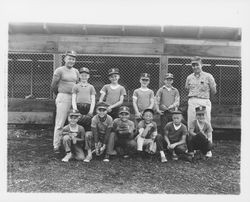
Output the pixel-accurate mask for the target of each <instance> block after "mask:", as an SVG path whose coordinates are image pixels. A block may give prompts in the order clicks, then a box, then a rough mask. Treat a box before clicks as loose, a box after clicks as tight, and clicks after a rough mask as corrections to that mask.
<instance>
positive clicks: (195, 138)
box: [188, 106, 213, 158]
mask: <svg viewBox="0 0 250 202" xmlns="http://www.w3.org/2000/svg"><path fill="white" fill-rule="evenodd" d="M195 111H196V120H194V121H193V122H191V125H190V128H189V136H188V151H189V153H190V154H191V155H192V156H194V150H200V151H201V152H202V154H203V155H206V157H208V158H210V157H212V152H211V148H212V131H213V129H212V127H211V125H210V123H208V122H207V121H206V120H205V113H206V107H205V106H200V107H196V108H195Z"/></svg>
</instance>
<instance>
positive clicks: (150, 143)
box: [136, 135, 156, 153]
mask: <svg viewBox="0 0 250 202" xmlns="http://www.w3.org/2000/svg"><path fill="white" fill-rule="evenodd" d="M136 141H137V150H138V151H142V150H143V146H147V148H148V150H149V151H150V152H153V153H155V152H156V143H155V141H154V140H152V139H145V138H143V137H141V136H139V135H138V136H137V140H136Z"/></svg>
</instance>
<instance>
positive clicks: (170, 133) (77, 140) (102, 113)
mask: <svg viewBox="0 0 250 202" xmlns="http://www.w3.org/2000/svg"><path fill="white" fill-rule="evenodd" d="M107 109H108V105H107V104H105V103H104V102H100V103H98V104H97V106H96V112H97V114H96V115H95V116H94V117H93V118H92V121H91V131H87V132H85V130H84V128H83V127H82V126H81V125H78V124H77V122H79V121H80V118H81V116H82V115H81V114H80V113H79V112H75V111H70V113H69V116H68V121H69V124H68V125H66V126H65V127H64V128H63V133H62V135H63V138H62V141H63V146H64V149H65V152H66V156H65V157H64V158H63V159H62V161H64V162H68V161H69V160H70V159H72V158H75V159H77V160H83V161H84V162H90V161H91V159H92V154H93V153H95V154H96V156H100V155H103V156H104V159H103V161H105V162H108V161H109V157H110V155H119V156H121V155H122V156H123V157H124V158H127V157H129V156H131V155H134V154H135V155H136V156H139V157H142V156H143V155H145V153H150V154H155V153H156V152H159V153H160V157H161V162H163V163H164V162H167V158H166V156H165V151H168V152H169V153H170V155H171V156H172V159H173V160H177V159H178V158H182V159H186V160H192V158H193V156H194V151H195V150H200V151H201V152H202V154H203V155H205V156H206V157H211V156H212V152H211V145H212V128H211V126H210V124H208V123H207V122H206V121H205V119H204V114H205V111H206V108H205V107H204V106H201V107H197V108H196V120H194V121H193V123H192V125H191V127H190V129H189V131H187V127H186V126H185V125H184V124H183V123H182V113H181V111H178V110H176V111H173V112H172V120H173V121H172V122H169V123H167V124H166V126H165V127H164V134H162V135H161V134H158V133H157V124H156V122H154V120H153V116H154V111H153V110H152V109H146V110H144V111H143V114H142V118H143V119H142V120H141V121H140V122H139V123H138V126H137V127H135V124H134V122H133V121H131V120H130V111H129V108H128V107H126V106H121V107H120V108H119V118H117V119H115V120H113V119H112V117H111V116H109V115H108V114H107ZM84 150H87V156H85V153H84Z"/></svg>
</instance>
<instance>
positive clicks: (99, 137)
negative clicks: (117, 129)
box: [91, 102, 113, 162]
mask: <svg viewBox="0 0 250 202" xmlns="http://www.w3.org/2000/svg"><path fill="white" fill-rule="evenodd" d="M107 109H108V105H107V104H106V103H104V102H99V103H97V105H96V113H97V114H96V115H95V116H94V117H93V119H92V122H91V130H92V134H93V136H94V141H95V153H96V155H97V156H99V155H101V154H102V153H104V152H105V157H104V160H103V161H105V162H109V154H108V149H107V147H108V146H109V145H108V142H109V137H110V132H111V130H112V127H113V119H112V117H111V116H109V115H108V114H107V112H108V111H107Z"/></svg>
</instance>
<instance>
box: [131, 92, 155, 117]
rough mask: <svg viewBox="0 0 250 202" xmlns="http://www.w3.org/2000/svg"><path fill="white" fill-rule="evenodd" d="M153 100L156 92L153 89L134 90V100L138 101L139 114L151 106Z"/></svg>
mask: <svg viewBox="0 0 250 202" xmlns="http://www.w3.org/2000/svg"><path fill="white" fill-rule="evenodd" d="M152 98H154V92H153V91H152V90H151V89H147V90H142V89H141V88H138V89H136V90H134V93H133V99H136V103H137V106H138V109H139V112H142V111H144V110H145V109H147V108H148V107H149V106H150V104H151V102H150V100H151V99H152Z"/></svg>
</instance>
